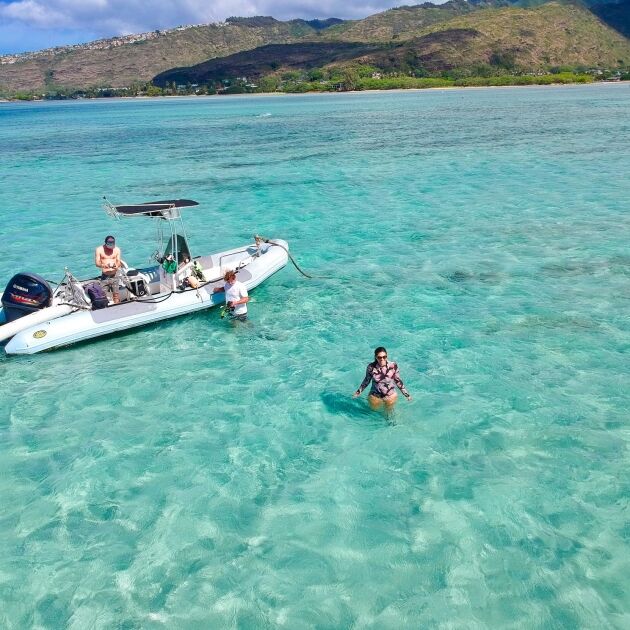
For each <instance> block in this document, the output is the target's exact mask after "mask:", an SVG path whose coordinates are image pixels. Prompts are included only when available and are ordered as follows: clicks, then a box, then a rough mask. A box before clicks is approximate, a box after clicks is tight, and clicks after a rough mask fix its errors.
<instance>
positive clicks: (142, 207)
mask: <svg viewBox="0 0 630 630" xmlns="http://www.w3.org/2000/svg"><path fill="white" fill-rule="evenodd" d="M198 205H199V204H198V203H197V202H196V201H192V199H167V200H162V201H146V202H144V203H138V204H134V205H127V206H115V205H114V204H113V203H111V202H109V201H108V200H107V198H106V197H103V208H104V209H105V212H107V214H108V215H109V216H110V217H116V218H120V217H133V216H144V217H153V218H155V219H166V220H167V221H168V220H172V219H179V218H181V214H180V212H179V209H180V208H191V207H193V206H198Z"/></svg>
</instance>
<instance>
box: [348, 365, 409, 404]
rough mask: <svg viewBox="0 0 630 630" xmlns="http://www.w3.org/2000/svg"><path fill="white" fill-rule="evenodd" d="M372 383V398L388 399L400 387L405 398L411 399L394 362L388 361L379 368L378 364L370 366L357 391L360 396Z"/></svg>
mask: <svg viewBox="0 0 630 630" xmlns="http://www.w3.org/2000/svg"><path fill="white" fill-rule="evenodd" d="M370 381H372V387H371V389H370V396H376V397H377V398H388V397H389V396H391V395H392V394H393V393H395V392H396V387H398V389H399V390H400V391H401V392H402V393H403V396H404V397H405V398H409V392H408V391H407V390H406V389H405V386H404V385H403V382H402V381H401V380H400V372H399V371H398V365H396V363H394V362H393V361H391V362H390V361H387V362H386V364H385V365H384V366H383V367H379V366H378V365H377V364H376V362H374V363H370V364H368V366H367V370H366V371H365V378H364V379H363V382H362V383H361V385H359V389H358V390H357V391H358V392H359V394H360V393H361V392H362V391H363V390H364V389H365V388H366V387H367V384H368V383H369V382H370ZM395 386H396V387H395Z"/></svg>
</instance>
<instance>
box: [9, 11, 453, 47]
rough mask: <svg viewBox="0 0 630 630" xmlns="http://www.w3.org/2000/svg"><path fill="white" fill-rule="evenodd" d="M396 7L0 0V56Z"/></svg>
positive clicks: (364, 13) (355, 14)
mask: <svg viewBox="0 0 630 630" xmlns="http://www.w3.org/2000/svg"><path fill="white" fill-rule="evenodd" d="M442 1H443V0H436V3H437V4H439V3H441V2H442ZM402 4H405V2H404V0H399V1H396V0H214V1H212V0H150V1H147V0H144V1H143V0H0V54H7V53H16V52H24V51H28V50H40V49H42V48H49V47H51V46H60V45H64V44H75V43H80V42H87V41H91V40H94V39H100V38H103V37H113V36H114V35H125V34H129V33H142V32H145V31H152V30H155V29H157V28H159V29H166V28H172V27H174V26H180V25H182V24H204V23H208V22H219V21H221V20H224V19H225V18H226V17H230V16H242V17H246V16H252V15H271V16H273V17H275V18H277V19H279V20H287V19H292V18H303V19H307V20H308V19H313V18H327V17H338V18H343V19H357V18H362V17H365V16H367V15H371V14H373V13H378V12H380V11H384V10H386V9H389V8H391V7H393V6H400V5H402ZM408 4H414V3H413V2H409V3H408Z"/></svg>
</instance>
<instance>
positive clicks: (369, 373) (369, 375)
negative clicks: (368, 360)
mask: <svg viewBox="0 0 630 630" xmlns="http://www.w3.org/2000/svg"><path fill="white" fill-rule="evenodd" d="M371 380H372V366H371V365H368V366H367V369H366V370H365V378H364V379H363V381H361V385H359V389H357V391H356V392H354V397H355V398H356V397H357V396H360V395H361V392H362V391H363V390H364V389H365V388H366V387H367V386H368V383H369V382H370V381H371Z"/></svg>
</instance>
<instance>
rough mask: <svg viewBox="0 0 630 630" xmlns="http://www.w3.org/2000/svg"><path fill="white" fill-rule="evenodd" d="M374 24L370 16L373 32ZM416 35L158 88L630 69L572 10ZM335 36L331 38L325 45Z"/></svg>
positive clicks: (197, 72) (184, 74)
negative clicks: (239, 80) (268, 78)
mask: <svg viewBox="0 0 630 630" xmlns="http://www.w3.org/2000/svg"><path fill="white" fill-rule="evenodd" d="M387 13H389V12H387ZM380 15H383V14H380ZM376 17H377V16H372V18H373V19H372V20H370V21H371V24H372V25H374V24H375V21H376V20H375V18H376ZM354 26H355V25H352V28H354ZM356 32H357V31H356V30H355V34H356ZM413 32H415V33H416V34H417V35H416V36H415V37H413V38H411V39H406V40H404V41H397V42H381V43H379V42H373V43H367V42H354V45H350V44H348V43H345V44H342V43H341V42H337V43H335V42H322V41H321V40H320V41H318V42H311V43H304V42H298V43H292V44H284V45H271V46H264V47H262V48H258V49H255V50H250V51H245V52H241V53H238V54H236V55H230V56H227V57H224V58H222V59H211V60H208V61H206V62H204V63H202V64H198V65H196V66H193V67H190V68H176V69H174V70H171V71H167V72H164V73H162V74H160V75H159V76H157V77H156V78H155V83H156V84H157V85H160V86H164V85H165V84H166V83H169V82H171V81H174V82H176V83H206V82H216V81H220V80H222V79H230V78H234V77H237V76H246V77H247V78H248V79H250V80H252V79H253V80H256V79H258V78H260V77H261V76H263V75H266V74H269V73H273V72H274V71H286V70H295V69H301V70H309V69H312V68H315V67H323V66H327V65H343V64H347V62H349V61H353V62H355V63H362V64H366V65H372V66H376V67H377V68H380V69H382V70H385V71H387V72H409V71H413V72H417V71H418V70H422V71H424V72H426V73H430V74H435V73H440V72H444V71H450V70H453V69H460V70H463V71H468V72H469V73H473V72H474V71H475V69H479V68H481V67H482V66H491V67H494V68H496V69H500V70H503V71H523V72H535V71H544V70H548V69H549V68H550V67H553V66H565V65H570V66H586V67H598V66H601V67H611V68H612V67H616V66H617V65H618V64H619V63H620V62H621V63H625V64H627V65H630V41H629V40H628V39H626V38H624V37H623V36H621V35H620V34H619V33H617V32H615V31H614V30H612V29H610V28H608V27H607V26H605V25H604V24H602V23H601V22H600V21H599V20H598V19H597V18H596V17H594V16H593V14H592V13H590V12H589V11H588V10H586V9H583V8H580V7H578V6H575V5H566V4H557V3H549V4H545V5H542V6H539V7H538V8H534V9H520V8H514V7H513V8H501V9H482V10H479V11H476V12H470V13H468V14H467V15H459V16H457V17H453V18H451V19H450V20H448V21H445V22H440V23H434V24H432V25H430V26H428V27H425V28H423V29H420V30H418V31H412V30H408V31H407V32H406V36H409V35H410V34H411V33H413ZM330 35H331V33H330V32H328V33H326V37H327V38H328V37H330Z"/></svg>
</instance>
